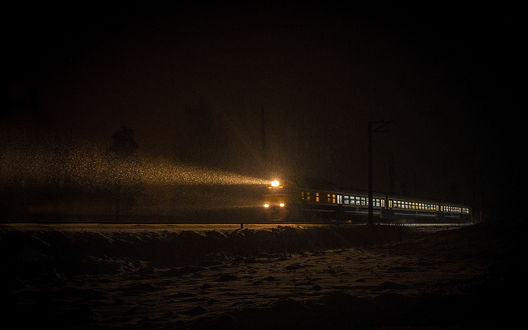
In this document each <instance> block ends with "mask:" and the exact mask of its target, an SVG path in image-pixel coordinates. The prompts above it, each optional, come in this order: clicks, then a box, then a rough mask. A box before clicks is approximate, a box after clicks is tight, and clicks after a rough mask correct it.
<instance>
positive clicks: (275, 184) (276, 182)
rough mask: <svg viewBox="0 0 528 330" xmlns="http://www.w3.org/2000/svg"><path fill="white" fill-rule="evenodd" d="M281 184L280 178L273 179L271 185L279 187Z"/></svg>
mask: <svg viewBox="0 0 528 330" xmlns="http://www.w3.org/2000/svg"><path fill="white" fill-rule="evenodd" d="M279 184H280V182H279V180H273V181H271V186H272V187H278V186H279Z"/></svg>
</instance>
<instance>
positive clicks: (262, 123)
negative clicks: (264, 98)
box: [260, 108, 268, 170]
mask: <svg viewBox="0 0 528 330" xmlns="http://www.w3.org/2000/svg"><path fill="white" fill-rule="evenodd" d="M260 133H261V136H260V138H261V148H262V167H263V168H264V169H265V170H266V169H268V162H267V158H268V157H267V155H266V117H265V116H264V108H260Z"/></svg>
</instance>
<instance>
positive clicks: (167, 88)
mask: <svg viewBox="0 0 528 330" xmlns="http://www.w3.org/2000/svg"><path fill="white" fill-rule="evenodd" d="M193 3H194V2H193ZM380 7H381V8H360V7H356V6H353V5H337V4H332V3H330V2H322V3H320V4H310V5H308V4H303V5H295V4H289V5H268V6H264V7H257V6H248V5H246V6H235V5H233V4H229V5H226V4H224V5H218V4H217V5H210V4H207V3H195V4H193V5H173V6H155V5H152V4H150V5H147V4H146V3H141V2H135V3H134V2H122V3H114V4H112V5H107V4H104V5H103V4H101V3H97V2H87V1H86V2H84V1H83V2H75V4H66V3H56V4H51V5H50V4H39V5H33V4H11V5H8V6H7V7H5V8H4V9H3V15H2V16H3V18H2V23H1V24H2V48H3V51H2V78H1V83H2V84H1V93H2V97H1V99H2V113H1V117H0V118H1V119H0V122H1V123H0V138H1V139H2V142H1V144H0V147H1V148H2V150H4V151H5V150H8V149H10V148H11V149H12V148H15V149H17V148H30V149H31V148H37V147H38V148H44V149H45V148H50V147H52V146H56V145H61V144H65V145H84V144H86V143H91V144H97V145H101V146H109V145H110V144H111V142H112V141H111V136H112V133H113V132H115V131H116V130H118V129H119V128H120V127H121V126H127V127H130V128H132V129H133V130H134V132H135V139H136V142H137V144H138V145H139V153H140V154H141V155H142V157H145V158H152V159H156V158H164V159H168V160H171V161H174V162H185V163H191V164H200V165H204V166H207V167H211V168H219V169H225V170H229V171H233V172H236V173H241V174H247V175H253V176H257V177H268V176H270V175H272V174H278V175H280V176H281V177H288V176H297V175H298V176H305V177H315V178H319V179H320V180H324V181H328V182H330V183H333V184H335V185H337V186H340V187H348V188H353V189H366V188H367V176H366V170H367V161H366V156H367V146H366V142H367V123H368V121H369V120H375V121H377V120H392V121H393V123H392V124H391V125H389V126H387V132H385V133H380V134H376V136H375V138H374V162H375V166H374V171H375V172H374V189H375V190H376V191H382V192H388V191H390V190H391V191H392V192H393V193H397V194H405V195H410V196H417V197H424V198H431V199H437V200H449V201H454V202H461V203H466V204H471V203H474V201H475V196H476V195H479V196H480V195H484V196H483V197H482V199H484V200H485V201H489V200H496V199H497V198H499V199H501V200H507V199H508V197H507V196H505V195H504V194H503V193H498V192H497V191H498V190H500V191H502V192H505V191H509V190H511V189H514V188H515V187H519V186H520V183H517V182H518V178H517V177H516V175H517V174H516V173H517V172H516V171H517V170H518V169H519V168H520V167H521V166H519V161H518V160H517V157H518V156H517V154H516V153H512V152H510V151H507V150H509V149H510V148H509V147H511V146H517V145H518V144H519V143H520V141H522V140H521V132H522V130H521V129H520V123H519V117H518V113H519V111H520V104H519V103H517V98H518V91H519V90H520V84H519V81H521V80H522V79H521V78H520V77H522V75H521V73H520V63H521V58H522V54H521V53H520V48H521V44H522V40H523V39H522V38H521V37H520V35H521V32H520V28H521V23H520V18H519V14H518V13H519V11H518V9H516V8H506V7H499V8H497V7H491V6H490V7H474V6H469V5H468V6H465V7H464V6H462V7H461V6H452V7H451V6H449V7H448V6H446V7H437V8H433V7H413V9H412V10H409V9H405V8H400V7H397V6H395V5H392V6H387V7H384V6H382V5H380ZM262 113H263V114H264V123H265V125H264V127H265V132H266V133H265V134H266V149H267V152H266V154H267V157H266V161H265V162H264V161H263V159H262V130H261V128H262ZM389 173H392V177H393V180H392V184H391V183H390V179H389V177H390V175H389Z"/></svg>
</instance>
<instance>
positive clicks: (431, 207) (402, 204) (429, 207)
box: [389, 200, 438, 211]
mask: <svg viewBox="0 0 528 330" xmlns="http://www.w3.org/2000/svg"><path fill="white" fill-rule="evenodd" d="M391 204H392V205H391ZM389 207H392V208H395V209H410V210H422V211H438V205H436V204H428V203H421V202H409V201H400V200H390V201H389Z"/></svg>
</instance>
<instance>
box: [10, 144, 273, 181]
mask: <svg viewBox="0 0 528 330" xmlns="http://www.w3.org/2000/svg"><path fill="white" fill-rule="evenodd" d="M65 180H67V181H70V182H75V183H77V184H81V185H108V184H115V183H119V184H135V183H137V182H138V180H139V181H141V182H142V183H144V184H152V185H200V184H202V185H268V184H269V181H268V180H265V179H259V178H255V177H251V176H245V175H240V174H237V173H233V172H229V171H223V170H216V169H209V168H205V167H199V166H192V165H186V164H178V163H174V162H170V161H168V160H165V159H146V160H145V159H141V160H128V161H127V160H120V159H115V158H112V157H110V156H109V155H108V154H107V153H105V152H104V151H103V150H101V149H100V148H97V147H83V148H78V149H75V150H72V151H69V152H62V153H57V152H55V153H53V152H49V151H48V150H44V149H41V150H37V151H26V152H21V151H18V150H9V151H4V152H2V153H1V154H0V182H13V181H17V182H25V181H31V182H33V183H43V184H46V183H47V184H54V183H61V182H64V181H65Z"/></svg>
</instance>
